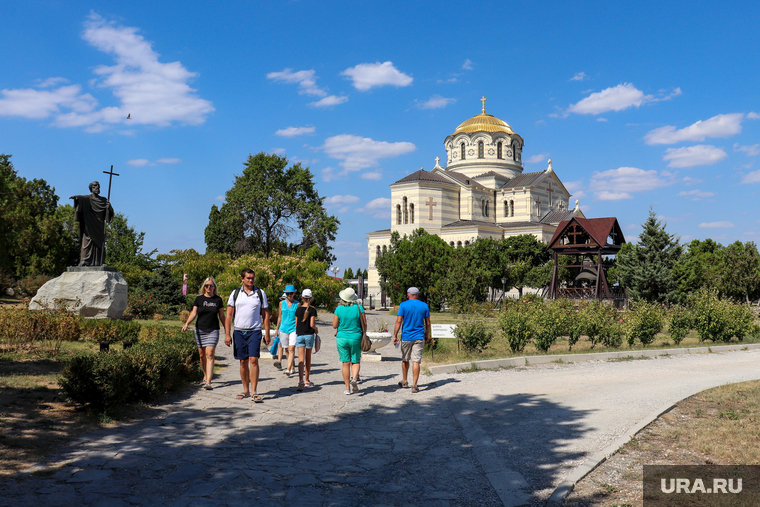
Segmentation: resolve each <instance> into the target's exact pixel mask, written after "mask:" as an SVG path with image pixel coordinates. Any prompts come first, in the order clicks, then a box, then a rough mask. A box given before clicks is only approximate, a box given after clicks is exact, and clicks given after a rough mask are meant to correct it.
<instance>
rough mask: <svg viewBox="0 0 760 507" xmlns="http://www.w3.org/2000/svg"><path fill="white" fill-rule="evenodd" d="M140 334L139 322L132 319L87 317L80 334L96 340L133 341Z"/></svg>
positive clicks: (111, 341) (112, 341) (110, 341)
mask: <svg viewBox="0 0 760 507" xmlns="http://www.w3.org/2000/svg"><path fill="white" fill-rule="evenodd" d="M139 335H140V323H139V322H135V321H133V320H111V319H87V320H85V321H84V322H83V324H82V336H83V337H84V338H86V339H88V340H92V341H96V342H108V343H116V342H120V341H123V342H135V341H137V337H138V336H139Z"/></svg>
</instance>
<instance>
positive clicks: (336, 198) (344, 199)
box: [324, 195, 360, 206]
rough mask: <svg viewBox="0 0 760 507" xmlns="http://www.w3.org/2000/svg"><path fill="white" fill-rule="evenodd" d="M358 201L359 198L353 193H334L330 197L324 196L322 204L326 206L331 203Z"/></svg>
mask: <svg viewBox="0 0 760 507" xmlns="http://www.w3.org/2000/svg"><path fill="white" fill-rule="evenodd" d="M359 201H360V199H359V198H358V197H356V196H355V195H334V196H332V197H327V198H325V200H324V204H326V205H328V206H329V205H332V204H353V203H355V202H359Z"/></svg>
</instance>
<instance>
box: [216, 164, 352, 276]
mask: <svg viewBox="0 0 760 507" xmlns="http://www.w3.org/2000/svg"><path fill="white" fill-rule="evenodd" d="M244 166H245V168H244V169H243V173H242V174H241V175H239V176H236V177H235V183H234V184H233V186H232V188H231V189H230V190H228V191H227V193H226V202H225V203H224V204H223V205H222V208H221V209H217V210H214V207H212V210H211V214H210V215H209V225H208V227H206V235H205V236H206V245H207V246H208V248H209V249H210V250H212V251H217V252H226V253H232V254H234V255H239V254H240V253H243V252H249V251H261V252H263V253H264V254H265V255H266V256H269V255H270V254H271V253H272V252H279V253H285V252H288V251H302V252H305V251H307V250H309V249H310V248H311V247H312V246H317V247H319V249H320V250H321V252H322V255H323V257H324V259H325V260H326V261H327V262H328V264H330V263H332V261H333V260H334V259H335V258H334V256H333V255H332V254H331V247H330V246H329V242H330V241H333V240H335V234H336V233H337V231H338V225H339V224H340V222H339V221H338V219H337V218H335V217H334V216H332V215H327V213H326V212H325V209H324V206H323V204H322V201H323V198H321V197H319V194H318V193H317V190H316V188H315V186H314V181H313V179H314V176H313V175H312V173H311V171H310V170H309V168H308V167H302V166H301V164H300V163H295V164H291V165H290V166H288V160H287V158H285V157H281V156H279V155H274V154H272V155H268V154H266V153H258V154H257V155H249V156H248V160H247V161H246V162H245V164H244ZM296 229H298V230H299V232H300V236H301V239H300V243H290V244H289V243H288V242H287V241H288V239H289V238H291V237H293V234H294V233H295V232H296ZM230 250H232V251H230Z"/></svg>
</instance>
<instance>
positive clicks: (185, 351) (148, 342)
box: [59, 326, 201, 409]
mask: <svg viewBox="0 0 760 507" xmlns="http://www.w3.org/2000/svg"><path fill="white" fill-rule="evenodd" d="M148 327H150V328H151V329H148V330H147V331H148V332H147V333H145V335H144V336H145V338H143V337H141V341H140V342H139V343H138V344H137V345H135V346H133V347H131V348H128V349H125V350H118V351H117V350H114V351H111V352H108V353H98V354H87V355H80V356H77V357H75V358H73V359H72V360H71V361H70V362H69V363H68V364H67V365H66V367H65V368H64V370H63V373H62V375H61V378H60V380H59V383H60V385H61V388H62V389H63V392H64V393H65V394H66V396H68V398H69V399H70V400H71V401H72V402H74V403H76V404H79V405H87V406H90V407H92V408H95V409H104V408H108V407H114V406H117V405H122V404H126V403H134V402H145V403H149V402H151V401H154V400H156V399H157V398H158V397H159V396H160V395H161V394H163V393H164V392H166V391H168V390H172V389H176V388H178V387H180V386H182V385H184V384H186V383H187V382H189V381H193V380H198V379H200V377H201V370H200V368H199V367H198V364H199V363H198V349H197V348H196V346H195V341H194V340H193V338H192V332H190V331H186V332H184V333H183V332H181V331H179V330H171V329H166V328H160V327H158V326H148Z"/></svg>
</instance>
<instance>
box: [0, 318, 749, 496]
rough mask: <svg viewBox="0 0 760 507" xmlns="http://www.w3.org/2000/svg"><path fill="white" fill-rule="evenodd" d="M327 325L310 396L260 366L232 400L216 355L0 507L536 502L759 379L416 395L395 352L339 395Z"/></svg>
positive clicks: (454, 388)
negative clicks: (598, 461) (695, 407)
mask: <svg viewBox="0 0 760 507" xmlns="http://www.w3.org/2000/svg"><path fill="white" fill-rule="evenodd" d="M380 315H381V314H380ZM325 317H327V318H325ZM325 317H322V318H323V319H324V320H323V321H321V322H320V326H321V327H322V328H323V333H322V334H323V349H322V351H320V352H319V354H317V355H315V356H314V365H313V369H312V380H313V381H314V382H315V383H316V384H317V385H316V387H314V388H312V389H307V390H306V391H304V392H302V393H299V392H297V391H296V385H297V382H298V381H297V377H295V378H291V379H288V378H287V377H285V375H283V374H282V373H281V372H279V371H278V370H276V369H275V368H274V367H273V366H272V364H271V360H268V359H267V360H263V361H262V374H261V382H260V384H259V393H260V394H262V395H264V397H265V401H264V403H260V404H254V403H252V402H251V400H250V399H246V400H236V399H235V398H234V396H235V394H237V393H238V392H240V390H241V389H240V383H239V377H238V368H237V362H236V361H234V359H233V358H232V356H231V353H230V351H229V349H227V347H224V345H222V346H221V347H220V348H219V349H217V355H218V356H219V358H220V359H219V363H221V364H224V365H226V366H227V368H226V369H225V370H224V371H223V373H222V374H221V375H220V377H219V378H218V379H215V385H216V388H215V389H214V390H213V391H205V390H199V391H197V392H192V393H189V394H188V395H186V396H181V397H179V398H178V399H177V401H175V402H173V403H170V404H167V405H163V406H161V407H158V408H157V409H156V410H153V411H152V417H149V418H146V419H143V420H140V421H137V422H134V423H129V424H123V425H120V426H119V427H117V428H111V429H104V430H100V431H97V432H94V433H91V434H89V435H87V436H86V437H84V438H82V439H80V440H79V441H77V442H75V443H74V444H72V445H71V446H69V447H67V448H66V449H64V450H63V451H61V452H59V453H57V454H56V455H55V456H53V457H51V459H50V461H49V462H48V463H46V464H45V465H46V466H50V467H55V468H54V471H53V473H44V474H39V473H38V474H19V475H18V476H16V477H14V478H11V479H8V480H5V481H4V482H0V505H9V506H10V505H13V506H19V507H20V506H25V505H30V506H34V507H37V506H38V505H46V506H55V505H65V506H69V505H93V506H100V505H103V506H105V505H109V506H127V505H167V506H175V505H176V506H188V505H193V506H201V505H214V506H217V505H230V506H232V505H264V506H268V505H273V506H291V505H293V506H295V505H303V506H312V505H313V506H344V505H345V506H354V505H356V506H359V505H361V506H396V505H398V506H402V505H425V506H468V505H472V506H476V505H477V506H500V505H520V504H525V503H528V504H532V505H543V504H544V503H545V502H546V500H547V499H548V498H549V496H550V495H551V493H552V491H553V490H554V488H556V487H557V485H559V484H560V483H561V482H562V481H563V479H564V478H565V477H566V476H567V475H568V474H570V473H571V472H572V471H573V469H575V468H576V467H577V466H579V465H580V464H581V463H582V462H583V461H585V460H586V459H587V458H588V457H589V456H591V455H593V454H594V453H596V452H599V451H600V450H601V449H604V448H605V447H606V446H608V445H609V444H610V443H611V442H613V441H614V440H615V439H616V438H618V437H619V436H620V435H622V434H623V433H625V432H626V431H627V430H628V429H629V428H631V427H632V426H634V425H635V424H636V423H637V422H638V421H640V420H642V419H644V418H646V417H647V416H648V415H650V414H651V413H652V412H653V411H654V410H656V409H658V408H660V407H662V406H663V405H665V404H668V403H674V402H676V401H678V400H680V399H682V398H684V397H686V396H689V395H691V394H694V393H696V392H699V391H701V390H703V389H706V388H709V387H713V386H717V385H721V384H725V383H730V382H739V381H744V380H752V379H757V378H760V368H758V366H757V365H758V364H760V350H754V351H738V352H731V353H725V354H704V355H692V356H670V357H663V358H657V359H650V360H637V361H629V362H589V363H577V364H548V365H538V366H530V367H527V368H517V369H512V370H501V371H480V372H475V373H465V374H453V375H434V376H432V377H423V378H422V381H421V384H422V385H421V387H422V392H420V393H419V394H412V393H411V391H410V390H409V389H403V390H401V389H398V388H397V387H396V381H397V380H398V373H399V370H400V363H399V352H398V350H397V349H395V348H394V347H393V346H392V345H391V346H388V347H385V348H384V349H383V350H382V352H383V354H384V356H386V357H387V358H388V359H389V360H387V361H383V362H382V363H363V364H362V379H363V382H362V383H361V384H360V386H361V392H360V393H359V394H352V395H350V396H346V395H344V394H343V389H344V388H343V381H342V379H341V375H340V363H339V362H338V356H337V352H336V350H335V343H334V338H332V336H331V333H327V332H324V329H325V328H327V327H328V320H329V321H330V322H331V316H325ZM373 318H378V316H377V314H376V315H374V316H373ZM385 319H386V320H387V321H390V320H391V319H390V318H389V317H387V316H386V317H385ZM371 327H372V326H371ZM265 357H266V355H265Z"/></svg>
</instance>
